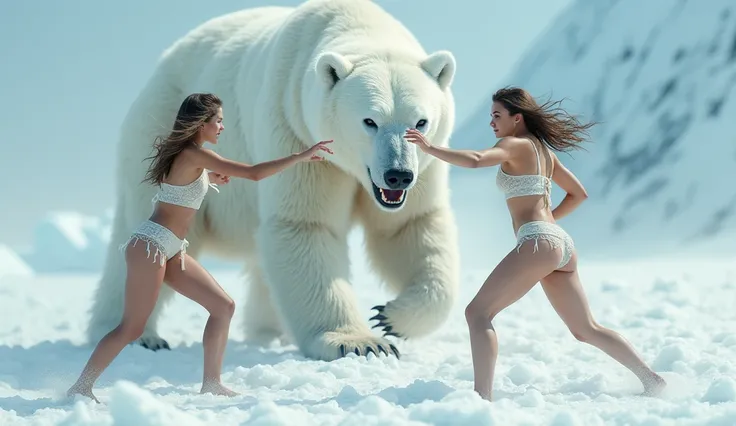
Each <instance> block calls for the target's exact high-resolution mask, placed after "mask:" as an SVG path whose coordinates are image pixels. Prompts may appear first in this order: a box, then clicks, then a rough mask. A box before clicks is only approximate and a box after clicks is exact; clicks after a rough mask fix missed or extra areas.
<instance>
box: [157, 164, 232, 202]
mask: <svg viewBox="0 0 736 426" xmlns="http://www.w3.org/2000/svg"><path fill="white" fill-rule="evenodd" d="M207 173H208V172H207V170H206V169H205V170H202V174H201V175H199V177H198V178H197V179H195V180H194V181H193V182H191V183H188V184H186V185H169V184H168V183H161V189H160V190H159V191H158V193H156V195H154V197H153V199H152V200H151V202H152V203H153V204H156V202H157V201H161V202H162V203H168V204H174V205H177V206H181V207H189V208H190V209H195V210H199V207H200V206H201V205H202V200H204V196H205V194H207V191H208V190H209V188H212V189H214V190H215V191H217V192H218V193H219V192H220V190H219V189H217V185H215V184H214V183H210V179H209V175H208V174H207Z"/></svg>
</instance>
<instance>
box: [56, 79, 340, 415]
mask: <svg viewBox="0 0 736 426" xmlns="http://www.w3.org/2000/svg"><path fill="white" fill-rule="evenodd" d="M222 121H223V115H222V101H221V100H220V99H219V98H218V97H217V96H216V95H214V94H210V93H194V94H192V95H189V96H187V98H186V99H184V101H183V102H182V104H181V106H180V108H179V112H178V113H177V116H176V120H175V122H174V127H173V129H172V131H171V133H170V134H169V136H168V137H166V138H157V140H156V143H155V145H154V148H155V151H156V152H155V154H154V155H153V156H152V157H149V158H148V159H151V160H152V161H151V164H150V167H149V169H148V173H147V174H146V176H145V179H144V181H145V182H150V183H152V184H155V185H158V186H159V188H160V189H159V192H158V193H157V194H156V196H155V197H154V199H153V202H154V204H155V209H154V211H153V214H152V215H151V216H150V218H149V219H148V220H146V221H144V222H143V223H142V224H141V225H140V226H139V227H138V229H136V230H135V231H134V232H133V234H132V236H131V237H130V239H129V240H128V241H127V242H126V243H124V244H123V245H122V246H121V247H120V248H121V250H124V251H125V260H126V264H127V277H126V283H125V302H124V303H125V307H124V311H123V317H122V320H121V322H120V324H119V325H118V326H117V327H115V329H113V330H112V331H110V332H109V333H108V334H107V335H106V336H105V337H103V338H102V339H101V340H100V342H99V343H98V344H97V347H96V348H95V350H94V352H93V353H92V355H91V357H90V359H89V361H88V362H87V365H86V366H85V368H84V370H83V371H82V373H81V375H80V377H79V379H78V380H77V381H76V383H74V385H72V387H71V388H70V389H69V391H68V392H67V395H69V396H73V395H75V394H80V395H84V396H87V397H89V398H91V399H93V400H95V401H96V402H99V401H98V400H97V398H96V397H95V396H94V394H93V393H92V386H93V385H94V383H95V381H96V380H97V378H98V377H99V376H100V374H102V372H103V371H104V369H105V368H107V366H108V365H110V363H111V362H112V360H113V359H114V358H115V357H116V356H117V355H118V354H119V353H120V351H122V349H123V348H124V347H125V345H127V344H129V343H131V342H133V341H135V340H136V339H138V338H139V337H140V336H141V334H142V333H143V328H144V326H145V324H146V322H147V321H148V317H149V316H150V315H151V311H152V310H153V308H154V306H155V304H156V300H157V298H158V293H159V290H160V288H161V284H162V282H163V281H164V280H165V281H166V283H167V284H169V286H171V287H172V288H173V289H174V290H175V291H177V292H179V293H181V294H182V295H184V296H185V297H187V298H189V299H192V300H194V301H195V302H197V303H199V304H200V305H202V307H204V308H205V309H207V311H208V312H209V314H210V316H209V319H208V320H207V324H206V326H205V329H204V335H203V337H202V345H203V348H204V374H203V378H202V389H201V392H202V393H213V394H218V395H227V396H234V395H237V393H236V392H233V391H232V390H230V389H228V388H226V387H225V386H224V385H223V384H222V382H221V381H220V370H221V367H222V359H223V355H224V353H225V346H226V344H227V339H228V331H229V328H230V320H231V318H232V316H233V313H234V310H235V303H234V302H233V300H232V299H231V298H230V296H229V295H228V294H227V293H226V292H225V290H223V289H222V288H221V287H220V286H219V284H218V283H217V282H216V281H215V280H214V278H212V276H211V275H210V274H209V273H208V272H207V271H206V270H205V269H204V268H202V266H201V265H200V264H199V263H198V262H197V261H196V260H194V259H193V258H192V257H190V256H189V255H187V254H186V248H187V245H188V241H187V240H186V238H185V236H186V234H187V231H188V229H189V225H190V224H191V221H192V219H193V218H194V216H195V214H196V212H197V210H198V209H199V207H200V205H201V204H202V201H203V199H204V196H205V195H206V193H207V191H208V189H209V188H210V187H215V185H214V184H213V182H214V183H215V184H217V183H219V184H226V183H228V182H229V181H230V176H235V177H240V178H244V179H250V180H256V181H257V180H260V179H263V178H266V177H268V176H271V175H273V174H275V173H278V172H280V171H281V170H284V169H285V168H287V167H289V166H292V165H294V164H296V163H299V162H302V161H315V160H317V161H319V160H323V157H320V156H319V155H317V153H318V151H324V152H328V153H330V154H331V153H332V151H331V150H330V149H329V148H327V147H326V144H328V143H330V142H331V141H322V142H319V143H317V144H315V145H313V146H312V147H311V148H309V149H307V150H305V151H303V152H300V153H297V154H292V155H290V156H288V157H284V158H280V159H276V160H272V161H266V162H263V163H260V164H256V165H249V164H243V163H239V162H236V161H232V160H228V159H226V158H223V157H221V156H219V155H218V154H216V153H215V152H213V151H211V150H209V149H205V148H203V147H202V145H203V144H204V143H205V142H210V143H213V144H216V143H217V138H218V136H219V135H220V132H222V130H223V129H224V126H223V125H222ZM208 170H209V171H208ZM218 192H219V191H218ZM139 242H140V244H138V243H139ZM177 254H179V256H178V257H179V260H180V264H179V265H176V267H175V266H174V262H175V260H174V259H173V258H174V256H175V255H177Z"/></svg>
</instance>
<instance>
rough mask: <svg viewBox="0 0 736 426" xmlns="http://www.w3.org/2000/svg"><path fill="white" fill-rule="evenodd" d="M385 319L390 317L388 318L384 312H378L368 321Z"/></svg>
mask: <svg viewBox="0 0 736 426" xmlns="http://www.w3.org/2000/svg"><path fill="white" fill-rule="evenodd" d="M385 319H388V318H386V316H385V315H383V314H376V315H374V316H372V317H371V318H370V319H368V321H373V320H379V321H383V320H385Z"/></svg>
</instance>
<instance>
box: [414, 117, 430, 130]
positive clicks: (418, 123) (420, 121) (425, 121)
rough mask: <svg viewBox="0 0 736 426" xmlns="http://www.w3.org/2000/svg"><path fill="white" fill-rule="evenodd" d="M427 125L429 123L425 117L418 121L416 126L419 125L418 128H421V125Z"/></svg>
mask: <svg viewBox="0 0 736 426" xmlns="http://www.w3.org/2000/svg"><path fill="white" fill-rule="evenodd" d="M426 125H427V120H425V119H421V120H419V121H417V126H416V127H417V129H418V128H420V127H424V126H426Z"/></svg>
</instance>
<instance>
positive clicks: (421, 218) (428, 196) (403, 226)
mask: <svg viewBox="0 0 736 426" xmlns="http://www.w3.org/2000/svg"><path fill="white" fill-rule="evenodd" d="M422 175H423V176H422V179H421V181H420V182H418V184H417V187H416V188H414V189H412V192H411V193H410V194H409V198H408V199H407V203H406V206H405V207H404V209H403V210H402V211H399V212H395V213H386V212H381V211H378V210H377V209H376V208H375V206H374V204H375V203H374V201H373V200H371V199H370V196H367V195H363V196H361V201H360V203H361V210H360V211H361V214H362V217H361V219H362V222H363V225H364V226H365V241H366V251H367V257H368V259H369V261H370V263H371V265H372V267H373V268H374V269H375V271H376V272H377V273H378V274H379V276H381V278H383V280H384V281H385V282H386V284H387V286H388V287H389V288H390V289H391V290H393V291H394V292H396V293H397V294H398V296H397V297H396V299H394V300H392V301H390V302H388V303H386V304H385V305H378V306H376V307H374V309H376V311H377V312H375V315H374V316H373V317H372V318H371V319H372V320H377V321H378V323H377V324H376V325H374V328H376V327H380V328H382V329H383V331H384V333H386V335H392V336H397V337H404V338H410V337H420V336H425V335H427V334H429V333H431V332H433V331H435V330H437V328H439V327H440V326H441V325H442V323H443V322H444V321H445V320H446V319H447V317H448V314H449V313H450V310H451V309H452V307H453V305H454V302H455V299H456V295H457V290H458V281H459V263H460V261H459V254H458V251H459V249H458V243H457V228H456V224H455V218H454V215H453V213H452V210H451V208H450V201H449V196H448V191H447V183H446V168H444V167H442V165H432V166H430V167H429V169H427V170H425V171H424V172H423V173H422ZM413 195H414V196H416V198H412V196H413Z"/></svg>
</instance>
